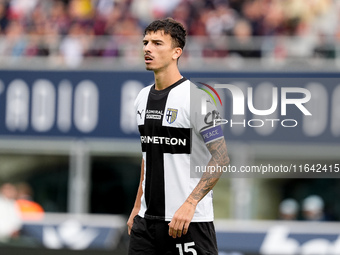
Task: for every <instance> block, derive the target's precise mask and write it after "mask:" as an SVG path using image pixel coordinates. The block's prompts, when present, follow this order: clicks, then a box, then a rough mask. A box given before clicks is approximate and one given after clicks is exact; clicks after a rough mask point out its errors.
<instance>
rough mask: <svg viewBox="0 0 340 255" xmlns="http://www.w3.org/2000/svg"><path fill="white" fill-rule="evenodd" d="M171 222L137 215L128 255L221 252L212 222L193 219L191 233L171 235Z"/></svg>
mask: <svg viewBox="0 0 340 255" xmlns="http://www.w3.org/2000/svg"><path fill="white" fill-rule="evenodd" d="M168 224H169V222H166V221H159V220H148V219H144V218H142V217H140V216H138V215H137V216H136V217H135V218H134V220H133V226H132V229H131V236H130V246H129V253H128V254H129V255H144V254H145V255H166V254H176V255H201V254H202V255H203V254H204V255H208V254H209V255H210V254H214V255H217V254H218V250H217V242H216V233H215V227H214V224H213V222H191V223H190V225H189V229H188V233H187V234H186V235H182V236H181V237H177V238H172V237H171V236H169V234H168V233H169V226H168Z"/></svg>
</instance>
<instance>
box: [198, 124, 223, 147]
mask: <svg viewBox="0 0 340 255" xmlns="http://www.w3.org/2000/svg"><path fill="white" fill-rule="evenodd" d="M201 135H202V137H203V140H204V142H205V143H210V142H212V141H215V140H217V139H219V138H221V137H223V131H222V127H221V125H219V126H213V127H210V128H207V129H204V130H202V131H201Z"/></svg>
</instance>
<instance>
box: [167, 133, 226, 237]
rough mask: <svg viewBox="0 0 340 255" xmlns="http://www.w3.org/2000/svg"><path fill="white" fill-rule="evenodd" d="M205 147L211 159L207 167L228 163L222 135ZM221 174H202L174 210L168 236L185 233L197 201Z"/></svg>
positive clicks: (210, 188) (216, 172) (215, 172)
mask: <svg viewBox="0 0 340 255" xmlns="http://www.w3.org/2000/svg"><path fill="white" fill-rule="evenodd" d="M207 148H208V150H209V151H210V153H211V159H210V161H209V163H208V165H207V166H208V167H207V169H209V166H217V165H218V166H221V167H222V166H227V165H228V164H229V156H228V152H227V145H226V143H225V140H224V137H221V138H220V139H217V140H215V141H212V142H210V143H208V144H207ZM215 169H217V168H215ZM221 175H222V172H218V171H214V172H212V173H210V172H208V171H207V172H205V173H204V174H203V175H202V177H201V179H200V181H199V182H198V184H197V186H196V187H195V188H194V190H193V191H192V193H191V194H190V195H189V197H188V198H187V200H186V201H185V202H184V204H183V205H182V206H181V207H180V208H179V209H178V210H177V211H176V213H175V214H174V217H173V218H172V220H171V222H170V223H169V235H170V236H172V237H173V238H176V237H181V236H182V234H184V235H185V234H186V233H187V232H188V228H189V224H190V222H191V220H192V218H193V216H194V213H195V210H196V206H197V204H198V202H199V201H201V200H202V199H203V198H204V196H205V195H206V194H207V193H208V192H209V191H210V190H212V188H213V187H214V186H215V184H216V183H217V182H218V180H219V178H220V177H221Z"/></svg>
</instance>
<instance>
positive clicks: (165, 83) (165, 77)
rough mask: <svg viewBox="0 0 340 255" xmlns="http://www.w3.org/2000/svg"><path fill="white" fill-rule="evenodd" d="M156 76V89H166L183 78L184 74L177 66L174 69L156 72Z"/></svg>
mask: <svg viewBox="0 0 340 255" xmlns="http://www.w3.org/2000/svg"><path fill="white" fill-rule="evenodd" d="M154 76H155V89H156V90H163V89H166V88H167V87H169V86H171V85H172V84H174V83H175V82H177V81H179V80H180V79H181V78H182V75H181V74H180V72H179V70H178V68H175V69H173V70H167V71H159V72H154Z"/></svg>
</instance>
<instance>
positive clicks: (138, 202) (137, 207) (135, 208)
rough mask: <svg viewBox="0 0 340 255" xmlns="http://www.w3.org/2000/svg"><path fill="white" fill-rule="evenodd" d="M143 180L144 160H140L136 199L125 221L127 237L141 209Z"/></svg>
mask: <svg viewBox="0 0 340 255" xmlns="http://www.w3.org/2000/svg"><path fill="white" fill-rule="evenodd" d="M143 180H144V159H142V164H141V173H140V181H139V186H138V191H137V197H136V200H135V204H134V206H133V209H132V211H131V214H130V217H129V219H128V221H127V226H128V234H129V235H130V233H131V229H132V225H133V219H134V218H135V216H136V215H137V214H138V212H139V210H140V207H141V198H142V195H143V188H142V183H143Z"/></svg>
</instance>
